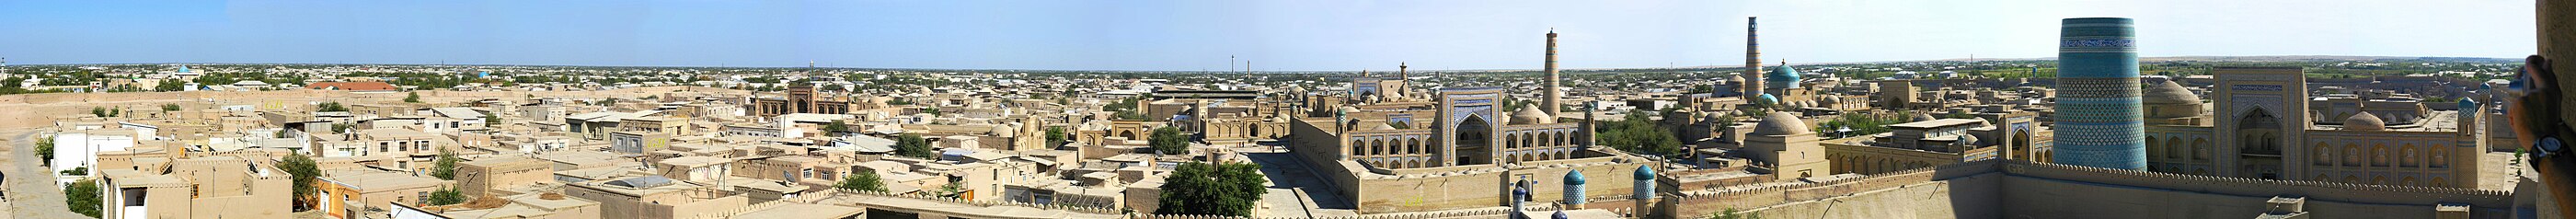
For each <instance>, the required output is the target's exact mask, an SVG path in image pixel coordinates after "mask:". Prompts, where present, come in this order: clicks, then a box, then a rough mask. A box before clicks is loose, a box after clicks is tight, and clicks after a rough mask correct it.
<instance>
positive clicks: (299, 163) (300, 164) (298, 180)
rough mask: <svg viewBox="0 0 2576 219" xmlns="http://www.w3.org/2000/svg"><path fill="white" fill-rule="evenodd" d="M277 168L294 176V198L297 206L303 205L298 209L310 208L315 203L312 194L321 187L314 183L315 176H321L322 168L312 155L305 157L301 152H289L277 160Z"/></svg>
mask: <svg viewBox="0 0 2576 219" xmlns="http://www.w3.org/2000/svg"><path fill="white" fill-rule="evenodd" d="M277 169H278V170H282V171H286V175H287V176H291V177H293V178H294V180H295V181H294V184H295V186H294V187H295V192H294V193H295V199H294V200H295V202H296V203H297V206H304V207H300V209H311V208H312V207H311V206H314V205H315V203H314V201H313V199H312V198H313V194H314V193H316V192H318V191H320V190H317V189H320V188H321V187H317V186H315V185H314V183H316V182H317V181H316V180H315V179H316V178H321V177H322V168H321V167H320V166H319V165H316V164H315V163H314V162H313V158H312V157H305V156H304V154H303V153H290V154H286V159H285V160H282V161H278V162H277Z"/></svg>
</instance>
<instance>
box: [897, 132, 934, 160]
mask: <svg viewBox="0 0 2576 219" xmlns="http://www.w3.org/2000/svg"><path fill="white" fill-rule="evenodd" d="M894 155H895V156H905V157H916V158H923V159H934V158H939V153H938V152H932V151H930V140H929V139H922V138H921V135H920V134H912V133H904V134H903V135H901V136H895V141H894Z"/></svg>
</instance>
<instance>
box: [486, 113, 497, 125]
mask: <svg viewBox="0 0 2576 219" xmlns="http://www.w3.org/2000/svg"><path fill="white" fill-rule="evenodd" d="M483 124H501V115H498V114H483Z"/></svg>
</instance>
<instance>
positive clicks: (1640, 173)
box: [1636, 166, 1655, 180]
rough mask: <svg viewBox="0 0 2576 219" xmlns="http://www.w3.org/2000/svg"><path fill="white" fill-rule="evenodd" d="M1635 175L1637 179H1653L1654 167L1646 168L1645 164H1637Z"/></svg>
mask: <svg viewBox="0 0 2576 219" xmlns="http://www.w3.org/2000/svg"><path fill="white" fill-rule="evenodd" d="M1636 177H1637V180H1654V179H1655V169H1647V168H1646V166H1637V176H1636Z"/></svg>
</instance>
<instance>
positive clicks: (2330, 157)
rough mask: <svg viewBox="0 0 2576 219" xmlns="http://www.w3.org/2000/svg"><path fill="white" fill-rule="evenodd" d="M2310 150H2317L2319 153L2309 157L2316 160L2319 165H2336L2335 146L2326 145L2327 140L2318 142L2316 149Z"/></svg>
mask: <svg viewBox="0 0 2576 219" xmlns="http://www.w3.org/2000/svg"><path fill="white" fill-rule="evenodd" d="M2310 150H2312V151H2316V153H2317V155H2316V156H2314V157H2308V159H2310V160H2316V161H2317V165H2334V148H2331V147H2328V146H2326V143H2325V142H2317V147H2316V149H2310ZM2319 177H2323V176H2319Z"/></svg>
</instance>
